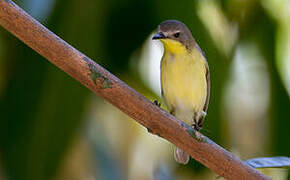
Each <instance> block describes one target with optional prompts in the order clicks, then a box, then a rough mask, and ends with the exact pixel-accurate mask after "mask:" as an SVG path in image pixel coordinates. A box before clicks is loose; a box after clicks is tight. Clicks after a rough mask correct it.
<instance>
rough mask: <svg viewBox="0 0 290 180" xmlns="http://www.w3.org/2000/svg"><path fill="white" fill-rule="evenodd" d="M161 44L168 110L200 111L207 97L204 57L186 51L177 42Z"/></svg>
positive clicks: (162, 79)
mask: <svg viewBox="0 0 290 180" xmlns="http://www.w3.org/2000/svg"><path fill="white" fill-rule="evenodd" d="M170 41H172V40H170ZM163 44H164V55H163V58H162V62H161V87H162V92H163V97H164V99H165V101H166V104H167V106H168V108H169V110H173V109H174V110H177V111H179V112H181V113H182V112H200V111H202V110H203V107H204V104H205V101H206V96H207V82H206V66H205V63H206V62H205V59H204V57H203V56H202V54H201V52H200V51H199V50H198V49H195V48H194V49H193V50H192V51H188V50H187V49H186V48H185V47H184V46H183V45H181V43H179V42H176V41H175V42H173V41H172V42H168V40H166V42H163Z"/></svg>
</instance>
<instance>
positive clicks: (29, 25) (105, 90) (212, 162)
mask: <svg viewBox="0 0 290 180" xmlns="http://www.w3.org/2000/svg"><path fill="white" fill-rule="evenodd" d="M0 24H1V25H2V26H3V27H4V28H5V29H7V30H8V31H9V32H11V33H12V34H14V35H15V36H16V37H18V38H19V39H20V40H22V41H23V42H24V43H25V44H27V45H28V46H30V47H31V48H32V49H34V50H35V51H37V52H38V53H39V54H41V55H42V56H44V57H45V58H46V59H48V60H49V61H50V62H51V63H53V64H55V65H56V66H57V67H59V68H60V69H62V70H63V71H64V72H66V73H68V74H69V75H70V76H72V77H73V78H75V79H76V80H77V81H79V82H81V83H82V84H83V85H85V86H86V87H87V88H89V89H90V90H92V91H93V92H95V93H96V94H98V95H99V96H102V97H103V98H105V99H106V100H107V101H109V102H110V103H111V104H113V105H114V106H116V107H117V108H119V109H120V110H122V111H123V112H124V113H126V114H127V115H129V116H130V117H132V118H133V119H135V120H136V121H137V122H138V123H140V124H142V125H143V126H145V127H146V128H148V129H149V130H150V131H151V132H153V133H154V134H157V135H159V136H160V137H163V138H165V139H167V140H168V141H170V142H172V143H173V144H175V145H177V146H178V147H180V148H181V149H183V150H184V151H186V152H187V153H189V154H190V155H191V156H192V157H193V158H194V159H196V160H197V161H199V162H201V163H202V164H204V165H205V166H207V167H208V168H210V169H212V170H213V171H215V172H216V173H217V174H219V175H220V176H222V177H225V178H227V179H235V180H236V179H247V180H250V179H255V180H257V179H270V178H269V177H267V176H265V175H263V174H262V173H260V172H258V171H256V170H255V169H253V168H251V167H249V166H248V165H246V164H245V163H243V162H242V161H241V160H240V159H238V158H237V157H236V156H234V155H233V154H231V153H230V152H228V151H226V150H225V149H223V148H222V147H220V146H218V145H217V144H215V143H214V142H213V141H211V140H210V139H208V138H207V137H205V136H203V135H202V134H200V133H199V132H196V131H194V130H193V129H192V128H191V127H189V126H188V125H186V124H184V123H183V122H182V121H179V120H177V119H176V118H175V117H174V116H172V115H170V114H168V113H167V112H165V111H164V110H162V109H160V108H159V107H158V106H156V105H154V104H153V103H151V102H150V101H149V100H147V99H146V98H145V97H143V96H142V95H140V94H139V93H137V92H136V91H135V90H134V89H132V88H130V87H129V86H128V85H126V84H125V83H124V82H122V81H121V80H119V79H118V78H117V77H115V76H114V75H112V74H111V73H109V72H108V71H107V70H105V69H104V68H102V67H101V66H100V65H98V64H96V63H95V62H93V61H92V60H91V59H89V58H88V57H87V56H85V55H84V54H82V53H81V52H79V51H78V50H76V49H74V48H73V47H72V46H70V45H69V44H68V43H66V42H65V41H63V40H62V39H60V38H59V37H57V36H56V35H55V34H53V33H52V32H50V31H49V30H48V29H46V28H45V27H44V26H42V25H41V24H40V23H39V22H37V21H36V20H35V19H33V18H32V17H31V16H29V15H28V14H27V13H26V12H24V11H23V10H22V9H21V8H19V7H18V6H17V5H16V4H14V3H13V2H12V1H11V0H0Z"/></svg>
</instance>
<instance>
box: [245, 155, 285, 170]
mask: <svg viewBox="0 0 290 180" xmlns="http://www.w3.org/2000/svg"><path fill="white" fill-rule="evenodd" d="M245 163H246V164H248V165H249V166H251V167H253V168H286V167H287V168H289V167H290V158H289V157H284V156H279V157H262V158H253V159H248V160H246V161H245Z"/></svg>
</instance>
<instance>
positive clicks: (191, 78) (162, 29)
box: [152, 20, 210, 164]
mask: <svg viewBox="0 0 290 180" xmlns="http://www.w3.org/2000/svg"><path fill="white" fill-rule="evenodd" d="M152 39H153V40H160V41H161V42H162V43H163V46H164V53H163V56H162V60H161V94H162V97H163V100H164V101H165V104H166V106H167V108H168V110H169V111H170V113H171V114H172V115H174V116H176V117H177V118H178V119H180V120H182V121H184V122H185V123H187V124H189V125H192V126H193V127H194V128H195V129H196V130H197V131H199V130H200V129H201V127H202V124H203V121H204V117H205V116H206V111H207V107H208V103H209V95H210V75H209V67H208V63H207V60H206V58H205V57H204V54H203V52H202V51H201V49H200V47H199V46H198V44H197V43H196V42H195V40H194V38H193V36H192V34H191V32H190V30H189V29H188V28H187V27H186V25H185V24H183V23H182V22H180V21H177V20H166V21H164V22H162V23H161V24H160V25H159V26H158V33H157V34H155V35H154V36H153V38H152ZM174 158H175V160H176V161H177V162H179V163H181V164H187V163H188V161H189V154H187V153H186V152H184V151H183V150H181V149H179V148H178V147H176V149H175V153H174Z"/></svg>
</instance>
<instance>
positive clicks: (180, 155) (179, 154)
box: [174, 147, 189, 164]
mask: <svg viewBox="0 0 290 180" xmlns="http://www.w3.org/2000/svg"><path fill="white" fill-rule="evenodd" d="M174 159H175V161H176V162H178V163H180V164H187V163H188V161H189V154H187V153H186V152H184V151H183V150H181V149H179V148H178V147H176V148H175V151H174Z"/></svg>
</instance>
